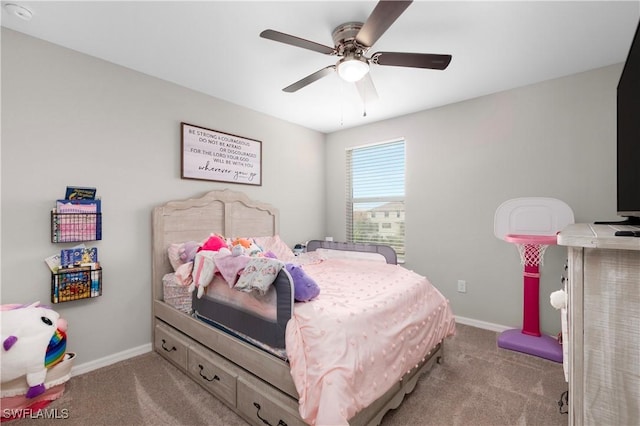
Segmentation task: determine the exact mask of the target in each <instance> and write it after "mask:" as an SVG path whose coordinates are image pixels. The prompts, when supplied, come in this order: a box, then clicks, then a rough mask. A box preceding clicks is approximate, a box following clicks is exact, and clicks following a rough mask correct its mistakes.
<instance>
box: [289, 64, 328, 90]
mask: <svg viewBox="0 0 640 426" xmlns="http://www.w3.org/2000/svg"><path fill="white" fill-rule="evenodd" d="M335 70H336V66H335V65H329V66H328V67H326V68H322V69H321V70H319V71H316V72H314V73H313V74H310V75H308V76H306V77H305V78H303V79H302V80H298V81H296V82H295V83H293V84H292V85H290V86H287V87H285V88H284V89H282V91H283V92H287V93H293V92H296V91H298V90H300V89H302V88H303V87H305V86H308V85H309V84H311V83H313V82H314V81H317V80H320V79H321V78H322V77H325V76H327V75H329V74H331V73H332V72H334V71H335Z"/></svg>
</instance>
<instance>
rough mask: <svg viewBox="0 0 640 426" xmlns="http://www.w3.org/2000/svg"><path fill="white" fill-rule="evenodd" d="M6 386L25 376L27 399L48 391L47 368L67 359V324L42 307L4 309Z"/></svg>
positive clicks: (57, 315) (3, 376)
mask: <svg viewBox="0 0 640 426" xmlns="http://www.w3.org/2000/svg"><path fill="white" fill-rule="evenodd" d="M1 323H2V334H1V340H2V349H1V350H2V360H1V364H2V373H1V375H2V383H3V384H4V383H7V382H9V381H11V380H14V379H17V378H19V377H22V376H25V378H26V381H27V384H28V385H29V389H28V391H27V394H26V397H27V398H35V397H37V396H38V395H40V394H42V393H44V392H45V384H44V383H45V377H46V375H47V369H48V368H50V367H52V366H53V365H55V364H56V363H58V362H60V361H61V360H62V359H63V358H64V353H65V348H66V334H65V333H66V330H67V322H66V320H64V319H61V318H60V315H59V314H58V313H57V312H55V311H54V310H52V309H50V308H47V307H44V306H42V305H40V302H36V303H33V304H31V305H3V306H2V320H1Z"/></svg>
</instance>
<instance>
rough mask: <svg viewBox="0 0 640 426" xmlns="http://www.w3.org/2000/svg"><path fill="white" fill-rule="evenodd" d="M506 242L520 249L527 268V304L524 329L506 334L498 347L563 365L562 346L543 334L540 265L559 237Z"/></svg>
mask: <svg viewBox="0 0 640 426" xmlns="http://www.w3.org/2000/svg"><path fill="white" fill-rule="evenodd" d="M504 240H505V241H507V242H510V243H514V244H516V245H517V247H518V251H519V253H520V258H521V261H522V264H523V266H524V270H523V281H524V304H523V314H522V329H512V330H506V331H504V332H502V333H501V334H500V336H499V337H498V346H499V347H501V348H504V349H509V350H514V351H518V352H523V353H527V354H530V355H535V356H539V357H541V358H545V359H549V360H551V361H555V362H562V346H561V345H560V344H559V343H558V342H557V341H556V339H554V338H552V337H550V336H547V335H544V334H541V333H540V269H539V268H540V265H542V261H543V256H544V251H545V250H546V248H547V247H548V246H550V245H554V244H556V243H557V236H555V235H515V234H508V235H505V236H504Z"/></svg>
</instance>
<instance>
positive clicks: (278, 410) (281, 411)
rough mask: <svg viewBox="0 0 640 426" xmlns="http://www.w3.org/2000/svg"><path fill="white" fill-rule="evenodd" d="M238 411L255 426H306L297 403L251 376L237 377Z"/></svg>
mask: <svg viewBox="0 0 640 426" xmlns="http://www.w3.org/2000/svg"><path fill="white" fill-rule="evenodd" d="M237 404H238V406H237V408H238V411H239V412H240V413H241V415H242V417H244V418H245V419H246V420H247V421H248V422H249V423H251V424H253V425H256V426H264V425H265V424H269V425H272V426H306V423H305V422H303V421H302V419H301V418H300V414H298V401H296V400H295V399H293V398H291V397H290V396H288V395H286V394H284V393H282V392H280V391H278V390H276V389H275V388H273V387H271V386H269V385H267V384H265V383H264V382H263V381H261V380H259V379H256V378H254V377H251V376H243V377H238V401H237Z"/></svg>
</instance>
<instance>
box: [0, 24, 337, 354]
mask: <svg viewBox="0 0 640 426" xmlns="http://www.w3.org/2000/svg"><path fill="white" fill-rule="evenodd" d="M211 78H215V76H214V75H212V76H211ZM181 121H185V122H188V123H192V124H195V125H200V126H203V127H208V128H211V129H215V130H219V131H222V132H227V133H232V134H236V135H240V136H244V137H247V138H251V139H257V140H260V141H262V149H263V163H262V168H263V185H262V186H261V187H255V186H248V185H227V184H223V183H219V182H207V181H195V180H183V179H180V122H181ZM1 154H2V156H1V161H2V252H1V253H2V258H1V260H2V264H1V268H2V269H1V279H2V286H1V290H2V294H1V302H2V303H28V302H33V301H41V302H49V300H50V295H49V286H50V273H49V269H48V268H47V266H46V265H45V263H44V261H43V259H44V258H45V257H47V256H50V255H52V254H54V253H56V252H59V250H60V249H61V248H62V247H69V246H72V245H73V244H52V243H51V242H50V226H49V212H50V210H51V208H52V207H54V206H55V200H56V199H58V198H64V191H65V187H66V186H67V185H86V186H96V187H97V188H98V194H99V195H100V196H101V197H102V203H103V222H104V225H103V240H102V241H99V242H95V243H92V242H88V243H86V244H87V245H88V246H95V247H98V252H99V256H100V260H101V262H102V265H103V274H104V277H103V296H101V297H99V298H96V299H90V300H83V301H74V302H67V303H61V304H58V305H55V309H56V310H57V311H58V312H60V314H61V315H62V316H63V317H64V318H66V319H67V320H68V322H69V339H68V350H70V351H74V352H77V354H78V358H77V361H76V365H78V364H82V363H86V362H88V361H93V360H96V359H99V358H103V357H107V356H110V355H113V354H117V353H120V352H122V351H126V350H130V349H131V348H136V347H139V346H141V345H145V344H148V343H149V342H150V341H151V333H150V330H151V211H152V209H153V207H154V206H156V205H159V204H162V203H164V202H165V201H167V200H172V199H180V198H189V197H194V196H199V195H201V194H203V193H205V192H207V191H210V190H214V189H222V188H226V187H229V188H231V189H233V190H238V191H243V192H245V193H247V194H248V195H249V196H250V197H252V198H254V199H257V200H261V201H265V202H268V203H271V204H274V205H275V206H277V207H278V208H279V210H280V214H281V218H280V231H281V232H280V233H281V236H282V238H283V239H284V240H285V241H286V242H287V243H289V244H294V243H296V242H299V241H305V240H307V239H310V238H315V237H317V236H318V235H324V229H325V223H324V197H323V194H324V193H325V191H324V135H323V134H321V133H318V132H316V131H312V130H309V129H305V128H303V127H300V126H296V125H293V124H290V123H287V122H284V121H281V120H278V119H275V118H272V117H269V116H266V115H264V114H260V113H257V112H254V111H251V110H248V109H245V108H241V107H238V106H236V105H232V104H230V103H227V102H223V101H221V100H218V99H214V98H212V97H209V96H205V95H202V94H200V93H196V92H194V91H191V90H188V89H185V88H182V87H179V86H177V85H174V84H171V83H168V82H165V81H161V80H158V79H155V78H151V77H149V76H147V75H144V74H141V73H137V72H134V71H131V70H129V69H126V68H122V67H119V66H116V65H114V64H111V63H108V62H105V61H102V60H98V59H96V58H93V57H90V56H87V55H83V54H80V53H77V52H74V51H71V50H68V49H65V48H61V47H59V46H56V45H53V44H50V43H46V42H43V41H41V40H38V39H35V38H31V37H28V36H25V35H23V34H20V33H17V32H14V31H11V30H7V29H5V28H2V151H1ZM301 176H304V179H302V178H301Z"/></svg>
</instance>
